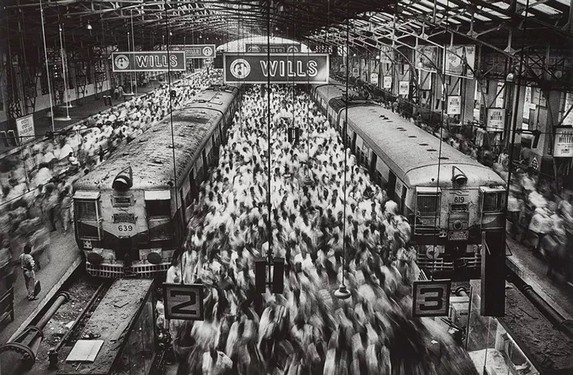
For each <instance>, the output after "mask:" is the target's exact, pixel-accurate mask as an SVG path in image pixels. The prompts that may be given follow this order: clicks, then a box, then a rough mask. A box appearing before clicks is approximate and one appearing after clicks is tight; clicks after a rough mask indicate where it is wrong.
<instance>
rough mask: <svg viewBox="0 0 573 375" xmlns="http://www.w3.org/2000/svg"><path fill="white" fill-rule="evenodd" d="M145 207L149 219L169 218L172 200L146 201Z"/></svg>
mask: <svg viewBox="0 0 573 375" xmlns="http://www.w3.org/2000/svg"><path fill="white" fill-rule="evenodd" d="M145 207H146V208H147V216H149V217H165V216H167V217H169V215H170V214H171V201H170V200H149V201H148V200H146V201H145Z"/></svg>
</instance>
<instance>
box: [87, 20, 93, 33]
mask: <svg viewBox="0 0 573 375" xmlns="http://www.w3.org/2000/svg"><path fill="white" fill-rule="evenodd" d="M86 29H88V30H90V31H91V30H92V29H93V27H92V24H91V23H90V21H88V24H87V25H86Z"/></svg>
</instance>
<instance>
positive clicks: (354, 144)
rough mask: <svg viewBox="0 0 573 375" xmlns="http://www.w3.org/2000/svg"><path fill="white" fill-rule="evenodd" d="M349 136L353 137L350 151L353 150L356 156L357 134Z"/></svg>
mask: <svg viewBox="0 0 573 375" xmlns="http://www.w3.org/2000/svg"><path fill="white" fill-rule="evenodd" d="M348 135H349V136H350V137H351V139H352V141H351V143H350V150H351V151H352V152H354V154H356V151H357V150H356V133H352V134H348Z"/></svg>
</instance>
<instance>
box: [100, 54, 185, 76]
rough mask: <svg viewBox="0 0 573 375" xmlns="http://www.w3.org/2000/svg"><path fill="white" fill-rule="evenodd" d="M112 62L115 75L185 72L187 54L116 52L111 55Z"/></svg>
mask: <svg viewBox="0 0 573 375" xmlns="http://www.w3.org/2000/svg"><path fill="white" fill-rule="evenodd" d="M111 62H112V68H113V72H114V73H121V72H167V71H171V72H184V71H185V52H182V51H169V52H168V51H149V52H140V51H138V52H114V53H112V54H111Z"/></svg>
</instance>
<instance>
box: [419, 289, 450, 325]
mask: <svg viewBox="0 0 573 375" xmlns="http://www.w3.org/2000/svg"><path fill="white" fill-rule="evenodd" d="M451 286H452V282H451V280H431V281H430V280H424V281H414V288H413V293H414V294H413V296H412V299H413V302H414V306H413V309H412V314H413V315H414V316H417V317H421V316H445V315H448V312H449V309H450V289H451Z"/></svg>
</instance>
